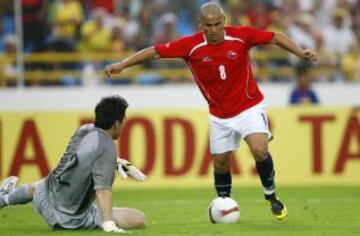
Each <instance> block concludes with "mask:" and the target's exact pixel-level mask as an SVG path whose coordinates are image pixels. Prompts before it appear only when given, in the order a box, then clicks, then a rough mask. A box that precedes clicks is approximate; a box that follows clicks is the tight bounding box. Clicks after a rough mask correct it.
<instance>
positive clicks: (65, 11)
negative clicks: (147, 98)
mask: <svg viewBox="0 0 360 236" xmlns="http://www.w3.org/2000/svg"><path fill="white" fill-rule="evenodd" d="M206 2H208V1H204V0H181V1H171V0H107V1H104V0H82V1H80V0H22V14H23V16H22V21H23V42H24V51H25V52H26V53H32V52H54V51H55V52H115V53H123V52H126V51H129V50H139V49H141V48H144V47H146V46H149V45H153V44H158V43H165V42H168V41H171V40H174V39H177V38H178V37H181V36H184V35H187V34H191V33H193V32H195V31H197V30H198V28H197V13H198V10H199V7H200V6H201V5H202V4H204V3H206ZM217 2H219V3H220V4H221V5H222V6H223V7H224V10H225V12H226V22H227V24H230V25H252V26H255V27H257V28H260V29H267V30H272V31H282V32H285V33H287V34H288V35H289V36H290V37H291V38H293V39H294V40H295V41H296V42H297V43H298V44H299V45H301V46H302V47H304V48H310V49H315V50H317V51H318V52H319V53H320V55H321V56H320V60H319V63H320V64H322V66H324V65H325V66H327V68H332V69H333V70H332V71H333V72H332V73H329V74H327V73H321V74H318V75H317V78H316V79H317V80H330V81H360V0H251V1H248V0H222V1H217ZM0 19H1V20H0V54H6V53H7V54H11V53H14V52H15V50H16V40H17V37H18V36H17V35H16V31H15V18H14V0H6V1H0ZM256 50H258V51H259V50H260V51H266V50H269V49H268V48H267V47H260V48H257V49H256ZM296 63H299V62H298V61H297V60H296V59H295V58H293V57H289V56H285V57H284V56H282V55H275V56H274V58H271V59H270V60H261V59H257V58H255V60H254V61H253V64H254V67H255V69H256V70H258V73H257V75H258V76H257V77H258V78H257V79H258V80H260V81H268V80H273V81H277V80H280V81H281V80H283V79H284V78H283V77H286V73H284V75H282V73H274V75H273V74H271V73H269V71H270V72H271V70H278V71H281V68H283V67H284V68H285V67H289V66H291V65H294V64H296ZM72 66H74V65H68V66H67V67H66V66H65V68H66V69H71V68H72ZM149 66H152V65H149ZM5 70H7V73H16V71H15V70H16V68H14V67H12V68H5Z"/></svg>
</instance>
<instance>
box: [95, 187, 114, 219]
mask: <svg viewBox="0 0 360 236" xmlns="http://www.w3.org/2000/svg"><path fill="white" fill-rule="evenodd" d="M96 202H97V205H98V208H99V213H100V216H101V220H102V221H103V222H105V221H108V220H112V194H111V190H110V189H97V190H96Z"/></svg>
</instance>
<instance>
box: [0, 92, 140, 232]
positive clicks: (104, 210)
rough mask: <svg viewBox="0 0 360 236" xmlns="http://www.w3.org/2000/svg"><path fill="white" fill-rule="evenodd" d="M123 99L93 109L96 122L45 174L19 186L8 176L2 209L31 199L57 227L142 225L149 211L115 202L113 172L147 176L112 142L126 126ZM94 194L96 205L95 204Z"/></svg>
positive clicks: (0, 196)
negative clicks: (123, 155)
mask: <svg viewBox="0 0 360 236" xmlns="http://www.w3.org/2000/svg"><path fill="white" fill-rule="evenodd" d="M127 107H128V104H127V102H126V101H125V99H123V98H122V97H119V96H109V97H105V98H103V99H102V100H101V101H100V102H99V103H98V104H97V105H96V108H95V124H94V125H92V124H86V125H83V126H81V127H80V128H79V129H78V130H77V131H76V132H75V134H74V135H73V136H72V138H71V140H70V142H69V144H68V146H67V149H66V151H65V153H64V154H63V156H62V158H61V160H60V162H59V164H58V165H57V167H56V168H55V169H54V170H53V171H52V172H50V174H49V175H48V176H47V177H45V178H44V179H42V180H40V181H38V182H36V183H33V184H26V185H23V186H21V187H19V188H16V183H17V180H18V178H17V177H15V176H11V177H8V178H7V179H5V181H4V182H3V185H2V188H1V189H0V208H2V207H4V206H6V205H16V204H25V203H28V202H30V201H33V203H34V207H35V209H36V211H37V212H38V213H39V214H41V215H42V216H43V218H44V219H45V221H46V222H47V224H48V225H49V226H50V227H51V228H53V229H95V228H99V227H100V228H102V229H103V230H104V231H105V232H118V233H121V232H125V231H124V229H129V228H143V227H144V226H145V215H144V213H143V212H141V211H139V210H135V209H130V208H116V207H113V206H112V193H111V188H112V184H113V181H114V177H115V176H114V175H115V172H116V171H118V173H119V174H120V175H121V177H123V178H127V175H130V176H131V177H133V178H134V179H136V180H138V181H144V180H145V175H144V174H143V173H142V172H141V171H139V170H138V169H137V168H135V167H134V166H132V165H131V164H130V163H129V162H127V161H126V160H123V159H119V158H117V154H116V148H115V144H114V141H113V140H115V139H117V138H118V137H119V135H120V134H121V131H122V127H123V125H124V118H125V113H126V109H127ZM95 199H96V204H97V206H94V205H93V202H94V200H95Z"/></svg>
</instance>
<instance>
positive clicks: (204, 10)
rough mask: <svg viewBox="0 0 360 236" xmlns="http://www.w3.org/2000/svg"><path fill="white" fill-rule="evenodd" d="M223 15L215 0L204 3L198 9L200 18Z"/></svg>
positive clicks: (212, 17)
mask: <svg viewBox="0 0 360 236" xmlns="http://www.w3.org/2000/svg"><path fill="white" fill-rule="evenodd" d="M223 16H224V10H223V9H222V7H221V6H220V5H219V4H217V3H215V2H209V3H206V4H204V5H202V7H201V9H200V18H201V19H214V18H218V17H223Z"/></svg>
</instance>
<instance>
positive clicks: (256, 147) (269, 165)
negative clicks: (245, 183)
mask: <svg viewBox="0 0 360 236" xmlns="http://www.w3.org/2000/svg"><path fill="white" fill-rule="evenodd" d="M245 141H246V143H247V144H248V146H249V148H250V151H251V153H252V155H253V157H254V159H255V163H256V169H257V171H258V173H259V176H260V180H261V183H262V185H263V188H264V193H265V199H266V200H267V201H268V203H269V204H270V206H271V210H272V212H273V214H274V216H275V218H276V219H277V220H282V219H283V218H285V217H286V216H287V210H286V206H285V205H284V204H283V203H282V202H281V201H280V200H279V199H278V198H277V197H276V195H275V170H274V163H273V160H272V157H271V155H270V153H269V151H268V135H267V134H265V133H254V134H250V135H248V136H246V137H245Z"/></svg>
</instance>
